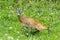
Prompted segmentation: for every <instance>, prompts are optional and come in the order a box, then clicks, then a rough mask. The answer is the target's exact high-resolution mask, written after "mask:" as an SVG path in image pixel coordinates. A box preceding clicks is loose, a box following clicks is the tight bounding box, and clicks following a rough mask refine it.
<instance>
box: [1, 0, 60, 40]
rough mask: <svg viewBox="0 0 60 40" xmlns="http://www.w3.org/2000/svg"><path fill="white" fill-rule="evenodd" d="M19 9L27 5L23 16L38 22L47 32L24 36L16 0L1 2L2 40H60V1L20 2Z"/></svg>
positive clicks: (35, 0)
mask: <svg viewBox="0 0 60 40" xmlns="http://www.w3.org/2000/svg"><path fill="white" fill-rule="evenodd" d="M18 4H19V9H20V8H22V7H25V5H27V9H26V8H25V9H24V12H23V13H22V14H21V15H22V16H28V17H31V18H33V19H36V20H38V21H39V22H41V23H42V24H43V25H44V26H49V27H50V34H49V35H48V33H47V30H44V31H41V32H39V33H36V34H35V35H33V34H31V37H29V38H28V37H27V36H26V35H25V34H24V35H23V34H22V33H21V32H22V31H21V30H22V25H21V23H20V22H19V20H18V17H17V13H16V9H15V5H16V3H15V2H14V0H0V40H60V0H19V3H18Z"/></svg>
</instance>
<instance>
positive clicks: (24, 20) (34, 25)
mask: <svg viewBox="0 0 60 40" xmlns="http://www.w3.org/2000/svg"><path fill="white" fill-rule="evenodd" d="M17 13H18V19H19V21H20V22H21V24H22V25H23V26H24V27H27V28H28V35H30V29H37V30H39V31H41V30H48V33H49V27H45V26H43V25H42V24H41V23H40V22H39V21H37V20H35V19H33V18H29V17H26V16H21V13H22V10H18V8H17ZM23 32H24V31H23Z"/></svg>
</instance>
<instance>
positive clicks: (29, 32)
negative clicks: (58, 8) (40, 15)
mask: <svg viewBox="0 0 60 40" xmlns="http://www.w3.org/2000/svg"><path fill="white" fill-rule="evenodd" d="M30 31H31V29H30V27H28V36H29V37H30Z"/></svg>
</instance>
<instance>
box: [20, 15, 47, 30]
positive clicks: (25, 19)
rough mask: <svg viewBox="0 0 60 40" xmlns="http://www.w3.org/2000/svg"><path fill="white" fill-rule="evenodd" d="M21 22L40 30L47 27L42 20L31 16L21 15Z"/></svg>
mask: <svg viewBox="0 0 60 40" xmlns="http://www.w3.org/2000/svg"><path fill="white" fill-rule="evenodd" d="M20 22H21V23H22V24H23V25H24V26H26V27H30V28H32V29H38V30H42V29H46V27H44V26H43V25H42V24H41V23H40V22H38V21H37V20H35V19H32V18H29V17H25V16H20Z"/></svg>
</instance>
